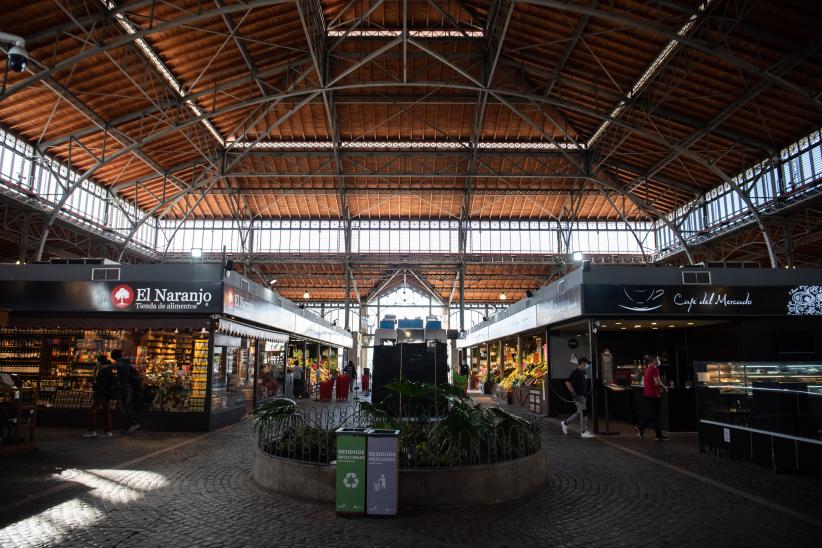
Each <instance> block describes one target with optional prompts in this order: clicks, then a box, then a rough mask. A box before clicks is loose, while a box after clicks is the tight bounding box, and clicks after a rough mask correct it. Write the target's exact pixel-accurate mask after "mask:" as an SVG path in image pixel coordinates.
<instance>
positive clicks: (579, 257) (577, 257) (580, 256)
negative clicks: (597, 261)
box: [572, 251, 585, 263]
mask: <svg viewBox="0 0 822 548" xmlns="http://www.w3.org/2000/svg"><path fill="white" fill-rule="evenodd" d="M572 257H573V259H574V262H575V263H581V262H582V259H584V258H585V257H584V255H583V254H582V251H574V254H573V255H572Z"/></svg>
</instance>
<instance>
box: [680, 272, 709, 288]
mask: <svg viewBox="0 0 822 548" xmlns="http://www.w3.org/2000/svg"><path fill="white" fill-rule="evenodd" d="M682 283H683V284H685V285H711V273H710V272H707V271H702V272H683V273H682Z"/></svg>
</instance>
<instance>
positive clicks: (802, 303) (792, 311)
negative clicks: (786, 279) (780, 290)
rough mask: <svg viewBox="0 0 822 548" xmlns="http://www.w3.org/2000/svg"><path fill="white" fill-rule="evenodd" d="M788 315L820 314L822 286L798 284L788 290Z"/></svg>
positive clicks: (821, 314) (821, 311) (821, 313)
mask: <svg viewBox="0 0 822 548" xmlns="http://www.w3.org/2000/svg"><path fill="white" fill-rule="evenodd" d="M788 315H789V316H822V286H820V285H800V286H799V287H794V288H793V289H791V291H790V300H789V301H788Z"/></svg>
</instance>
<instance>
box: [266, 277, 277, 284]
mask: <svg viewBox="0 0 822 548" xmlns="http://www.w3.org/2000/svg"><path fill="white" fill-rule="evenodd" d="M275 283H277V278H273V279H272V280H271V281H270V282H268V285H274V284H275Z"/></svg>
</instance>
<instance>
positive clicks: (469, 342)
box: [459, 266, 822, 431]
mask: <svg viewBox="0 0 822 548" xmlns="http://www.w3.org/2000/svg"><path fill="white" fill-rule="evenodd" d="M820 282H822V272H820V271H819V270H793V269H791V270H769V269H738V268H733V269H732V268H727V269H713V270H707V269H702V268H696V269H678V268H642V267H604V266H596V267H588V268H585V269H578V270H576V271H573V272H571V273H570V274H568V275H566V276H565V277H564V278H562V279H560V280H558V281H556V282H554V283H552V284H551V285H549V286H546V287H544V288H542V289H540V290H539V291H538V292H537V293H536V295H535V296H534V297H533V298H531V299H529V303H528V306H527V307H524V308H523V307H521V308H520V309H519V310H517V311H516V313H510V314H505V313H502V314H500V315H499V317H495V318H492V319H491V320H490V321H488V322H483V323H481V324H478V325H477V326H475V327H474V328H473V329H472V331H471V332H470V333H469V334H468V336H467V337H466V339H464V340H463V341H460V342H459V344H460V346H462V347H464V348H470V349H471V350H470V352H469V355H472V354H473V353H475V352H477V351H479V353H480V355H482V352H483V350H482V349H483V348H488V349H493V348H502V349H504V348H505V347H506V346H507V345H508V344H510V343H506V341H510V340H511V339H512V337H516V336H517V335H519V336H522V335H524V334H526V333H529V332H536V331H539V330H541V332H542V333H544V337H545V340H546V342H547V349H546V355H547V356H548V363H549V367H548V369H549V374H548V377H547V390H546V394H547V400H548V402H547V413H548V414H549V415H552V416H556V415H558V414H565V413H569V412H571V411H572V406H571V404H570V394H569V393H568V391H567V388H566V387H565V386H564V385H565V378H566V377H567V376H568V375H569V374H570V372H571V370H572V369H573V368H574V367H575V365H574V364H572V361H573V360H572V356H574V357H582V356H584V357H587V358H589V359H591V362H592V367H591V370H590V372H589V373H590V377H591V378H592V380H593V383H592V392H591V394H590V395H591V398H592V403H593V408H594V410H593V415H594V428H595V430H600V431H601V430H603V429H604V428H602V427H603V426H604V425H603V424H602V420H603V419H606V418H607V419H616V420H624V421H628V422H632V423H636V422H637V421H638V420H639V417H640V416H642V414H643V413H644V412H645V403H644V397H643V390H644V387H643V375H644V371H645V366H646V362H647V360H648V359H649V358H652V357H654V358H658V360H659V362H660V365H659V370H660V377H661V380H662V382H663V383H664V384H665V385H666V386H667V388H668V392H667V395H666V396H665V397H664V398H663V401H662V423H663V428H664V429H667V430H669V431H695V430H697V429H700V428H701V426H700V424H701V422H700V420H699V416H698V414H697V394H696V390H695V380H696V379H695V375H694V367H695V365H694V364H695V363H697V362H709V363H717V362H722V361H728V362H735V361H741V362H745V361H767V360H772V361H778V362H791V361H807V360H819V359H822V342H818V341H822V308H820V307H819V306H818V304H817V303H816V301H815V300H814V299H815V297H814V299H811V300H813V301H814V302H813V303H811V304H812V305H813V306H809V305H808V302H809V301H808V298H807V295H818V294H819V291H818V288H819V287H820ZM814 288H816V289H814ZM806 301H807V302H806ZM774 319H778V320H779V321H778V322H774ZM785 382H787V381H785ZM606 406H607V417H606ZM741 415H742V414H741V413H740V415H739V416H741Z"/></svg>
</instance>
